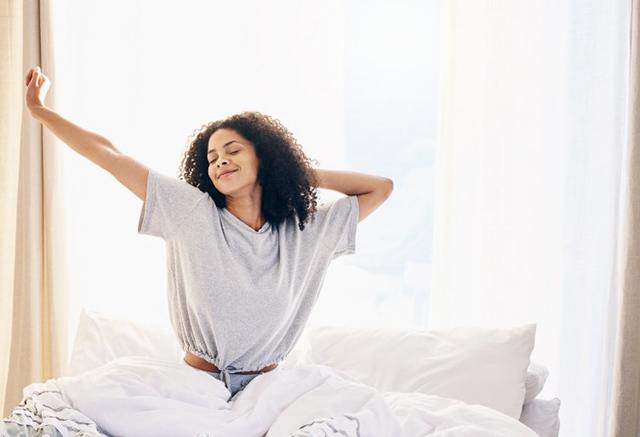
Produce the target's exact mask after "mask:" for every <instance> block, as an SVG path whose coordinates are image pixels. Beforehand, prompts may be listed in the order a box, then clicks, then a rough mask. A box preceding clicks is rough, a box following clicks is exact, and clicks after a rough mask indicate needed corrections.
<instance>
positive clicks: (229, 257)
mask: <svg viewBox="0 0 640 437" xmlns="http://www.w3.org/2000/svg"><path fill="white" fill-rule="evenodd" d="M25 85H26V87H27V90H26V97H25V101H26V105H27V107H28V109H29V111H30V113H31V115H32V116H33V117H34V118H35V119H37V120H38V121H39V122H41V123H42V124H43V125H45V126H46V127H47V128H48V129H50V130H51V131H52V132H53V133H54V134H55V135H56V136H57V137H58V138H60V139H61V140H62V141H63V142H65V143H66V144H68V145H69V146H70V147H71V148H72V149H73V150H75V151H76V152H78V153H80V154H81V155H82V156H84V157H86V158H87V159H89V160H91V161H92V162H94V163H96V164H97V165H99V166H100V167H102V168H104V169H105V170H107V171H108V172H109V173H111V174H112V175H113V176H114V177H115V178H116V179H117V180H118V181H120V182H121V183H122V184H123V185H124V186H125V187H127V188H128V189H129V190H131V191H132V192H133V193H134V194H135V195H137V196H138V197H139V198H140V199H141V200H142V201H143V205H142V209H141V212H140V219H139V223H138V232H139V233H141V234H147V235H152V236H156V237H159V238H162V239H164V240H165V242H166V248H167V259H168V269H167V270H168V273H169V280H168V288H169V289H168V295H169V307H170V315H171V324H172V326H173V329H174V331H175V333H176V335H177V337H178V339H179V342H180V345H181V346H182V348H183V350H184V351H185V357H184V362H185V363H187V364H188V365H190V366H192V367H194V368H197V369H200V370H203V371H206V372H209V373H210V374H211V375H213V376H214V377H216V378H217V379H219V380H221V381H222V382H223V383H224V384H225V386H226V387H227V389H228V390H229V392H230V397H229V400H231V399H232V398H233V397H234V396H235V394H236V393H238V392H239V391H241V390H242V389H243V388H244V387H245V386H246V385H247V384H248V383H249V382H250V381H251V380H253V379H254V378H255V377H257V376H258V375H260V374H261V373H264V372H268V371H270V370H273V369H274V368H276V367H277V365H278V363H279V362H280V361H282V360H283V359H284V358H285V357H286V356H287V354H288V353H289V352H290V351H291V349H292V348H293V346H294V345H295V343H296V341H297V340H298V337H299V336H300V334H301V333H302V331H303V329H304V326H305V323H306V322H307V320H308V317H309V314H310V312H311V309H312V307H313V305H314V304H315V302H316V300H317V297H318V293H319V290H320V288H321V286H322V283H323V280H324V276H325V273H326V270H327V267H328V265H329V263H330V262H331V260H333V259H335V258H336V257H338V256H340V255H343V254H352V253H355V235H356V226H357V223H358V222H359V221H361V220H363V219H364V218H365V217H367V216H368V215H369V214H370V213H371V212H373V210H375V209H376V208H377V207H378V206H380V205H381V204H382V202H384V200H385V199H386V198H387V197H389V195H390V194H391V191H392V189H393V182H392V181H391V180H390V179H388V178H384V177H379V176H372V175H366V174H362V173H356V172H348V171H334V170H320V169H313V168H312V167H311V165H310V163H309V162H310V160H309V159H308V158H307V157H306V156H305V154H304V153H303V151H302V149H301V147H300V145H299V144H298V143H297V142H296V140H295V139H294V138H293V136H292V135H291V133H290V132H289V131H288V130H287V129H286V128H285V127H284V126H282V125H281V124H280V123H279V122H278V121H277V120H275V119H273V118H271V117H269V116H266V115H263V114H260V113H257V112H243V113H241V114H236V115H233V116H230V117H228V118H226V119H224V120H218V121H214V122H212V123H210V124H207V125H205V126H203V127H202V129H200V131H199V132H197V133H196V134H195V135H194V136H193V138H192V139H190V143H189V145H188V147H187V149H186V150H185V152H184V154H183V157H182V162H181V165H180V179H175V178H171V177H168V176H166V175H163V174H161V173H158V172H156V171H154V170H151V169H149V168H147V167H146V166H144V165H142V164H140V163H139V162H137V161H135V160H134V159H132V158H130V157H128V156H127V155H125V154H123V153H121V152H120V151H119V150H117V149H116V148H115V146H114V145H113V144H111V142H110V141H109V140H108V139H106V138H104V137H102V136H100V135H98V134H95V133H93V132H90V131H87V130H85V129H82V128H81V127H79V126H77V125H75V124H73V123H72V122H70V121H68V120H66V119H65V118H63V117H62V116H60V115H59V114H57V113H56V112H55V111H53V110H51V109H50V108H48V107H46V106H45V104H44V100H45V97H46V94H47V91H48V89H49V86H50V81H49V79H48V78H47V77H46V76H45V75H44V74H43V73H42V72H41V71H40V68H39V67H36V68H35V69H30V70H29V71H28V73H27V75H26V77H25ZM317 188H326V189H332V190H336V191H340V192H343V193H345V194H347V196H345V197H342V198H340V199H338V200H335V201H333V202H330V203H328V204H326V205H325V204H323V205H321V206H320V207H319V208H316V205H317V201H316V199H317V194H316V190H317Z"/></svg>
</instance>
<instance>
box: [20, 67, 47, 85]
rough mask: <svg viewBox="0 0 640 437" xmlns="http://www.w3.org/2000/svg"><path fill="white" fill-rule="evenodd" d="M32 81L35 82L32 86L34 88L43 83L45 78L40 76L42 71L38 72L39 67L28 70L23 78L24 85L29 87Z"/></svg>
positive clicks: (42, 75)
mask: <svg viewBox="0 0 640 437" xmlns="http://www.w3.org/2000/svg"><path fill="white" fill-rule="evenodd" d="M32 80H35V82H34V84H35V85H36V86H40V85H42V84H43V83H44V81H45V77H44V74H42V71H41V70H40V66H37V67H36V68H31V69H29V71H28V72H27V75H26V77H25V85H26V86H29V84H30V83H31V81H32Z"/></svg>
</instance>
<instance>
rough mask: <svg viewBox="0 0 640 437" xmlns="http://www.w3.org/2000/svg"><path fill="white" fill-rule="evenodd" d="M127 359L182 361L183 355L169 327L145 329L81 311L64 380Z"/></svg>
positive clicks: (141, 324) (151, 326) (137, 323)
mask: <svg viewBox="0 0 640 437" xmlns="http://www.w3.org/2000/svg"><path fill="white" fill-rule="evenodd" d="M128 355H145V356H149V357H157V358H167V359H176V360H179V359H182V357H183V356H184V352H182V351H181V350H180V346H179V344H178V340H177V339H176V337H175V335H174V334H173V331H171V327H170V326H153V325H144V324H143V323H141V322H137V321H133V320H128V319H124V318H120V317H117V316H112V315H107V314H100V313H98V312H95V311H90V310H87V309H85V308H82V310H81V312H80V318H79V321H78V330H77V333H76V338H75V341H74V343H73V349H72V352H71V359H70V361H69V363H68V366H67V369H66V372H65V374H64V375H63V376H74V375H77V374H79V373H83V372H85V371H87V370H91V369H95V368H96V367H99V366H101V365H103V364H106V363H108V362H109V361H111V360H114V359H116V358H120V357H123V356H128Z"/></svg>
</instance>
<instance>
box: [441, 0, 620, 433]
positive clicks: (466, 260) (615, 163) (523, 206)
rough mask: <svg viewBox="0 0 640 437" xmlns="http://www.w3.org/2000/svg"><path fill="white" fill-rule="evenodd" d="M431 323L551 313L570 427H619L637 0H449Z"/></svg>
mask: <svg viewBox="0 0 640 437" xmlns="http://www.w3.org/2000/svg"><path fill="white" fill-rule="evenodd" d="M442 12H443V15H442V26H443V27H442V29H443V33H442V41H443V44H444V46H443V48H442V52H441V53H442V55H443V57H442V63H441V64H442V68H443V70H442V76H441V81H442V88H441V92H442V94H441V98H440V103H441V118H440V131H439V141H438V149H437V154H436V162H437V163H436V168H437V170H436V200H435V205H436V206H435V219H434V223H435V224H434V259H433V283H432V287H433V288H432V294H431V300H430V318H429V323H430V327H435V326H438V327H445V326H455V325H476V326H513V325H516V324H521V323H528V322H534V323H537V336H536V345H535V348H534V351H533V355H532V359H533V360H534V361H537V362H540V363H542V364H544V365H546V366H547V367H549V369H550V376H549V380H548V381H547V384H546V387H545V389H544V391H543V392H542V393H541V396H542V397H543V398H552V397H556V396H557V397H559V398H560V399H561V401H562V405H561V410H560V419H561V427H560V429H561V435H564V436H594V437H595V436H604V435H606V425H607V418H608V415H609V411H608V399H609V396H610V390H611V377H610V375H611V365H612V359H613V346H614V344H613V339H614V333H615V332H614V331H615V320H613V317H614V314H615V310H616V302H617V296H616V294H615V290H616V287H615V284H614V283H613V281H614V266H615V259H614V255H615V241H616V238H615V236H616V232H617V229H618V213H617V206H618V197H619V195H618V191H619V180H620V171H621V163H622V157H621V153H622V152H621V151H622V150H623V145H624V141H625V138H624V135H625V134H624V132H625V128H626V126H625V123H626V119H625V109H626V91H627V90H626V86H627V85H626V84H627V69H628V38H629V34H628V32H629V5H628V2H626V1H619V2H606V1H579V2H578V1H563V2H557V1H549V0H546V1H539V2H528V1H497V2H496V1H489V0H484V1H482V0H479V1H457V0H451V1H448V2H445V3H444V4H443V10H442Z"/></svg>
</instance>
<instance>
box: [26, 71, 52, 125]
mask: <svg viewBox="0 0 640 437" xmlns="http://www.w3.org/2000/svg"><path fill="white" fill-rule="evenodd" d="M25 85H26V87H27V93H26V96H25V103H26V105H27V108H28V109H29V111H30V112H31V113H33V111H34V110H36V109H38V108H41V107H43V106H44V100H45V98H46V97H47V92H48V91H49V87H50V86H51V81H50V80H49V78H48V77H47V76H45V75H44V73H42V71H40V67H39V66H38V67H36V68H31V69H30V70H29V71H28V72H27V75H26V76H25Z"/></svg>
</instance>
